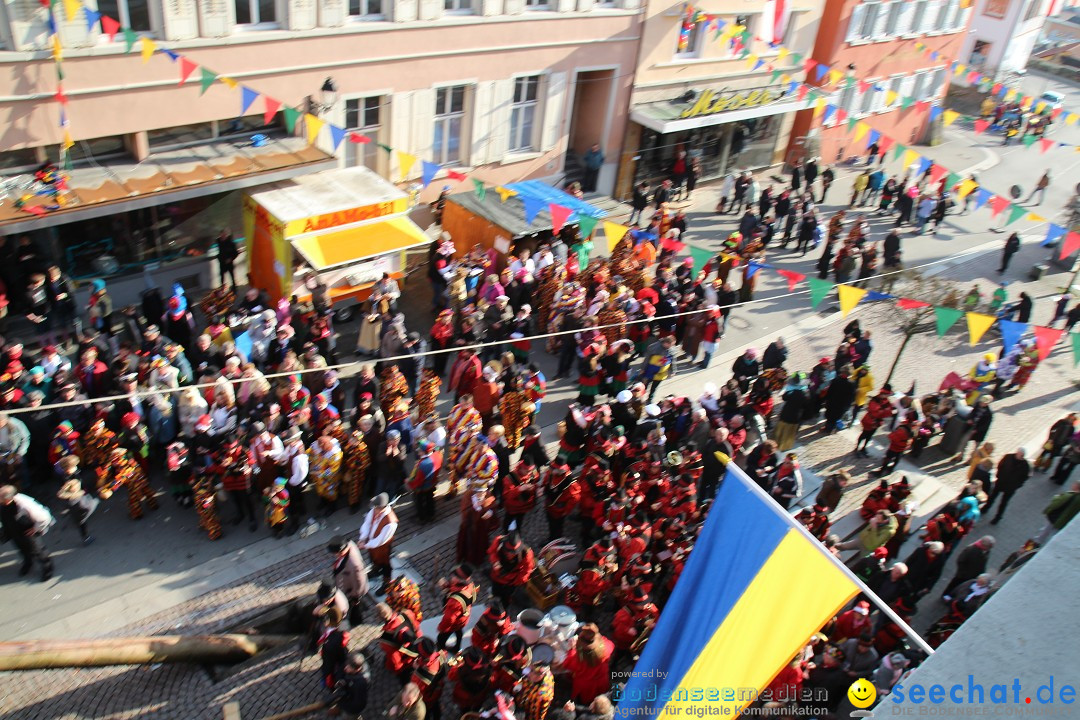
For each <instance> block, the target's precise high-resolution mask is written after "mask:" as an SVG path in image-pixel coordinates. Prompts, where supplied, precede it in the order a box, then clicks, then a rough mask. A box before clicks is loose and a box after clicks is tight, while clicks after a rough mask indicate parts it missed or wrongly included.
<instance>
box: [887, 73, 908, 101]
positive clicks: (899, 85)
mask: <svg viewBox="0 0 1080 720" xmlns="http://www.w3.org/2000/svg"><path fill="white" fill-rule="evenodd" d="M903 86H904V77H903V76H902V75H901V76H900V77H894V78H893V79H892V80H890V81H889V90H890V91H892V92H893V93H894V94H893V95H888V93H885V94H886V95H888V97H886V98H885V107H886V108H887V109H889V108H894V107H896V106H897V105H899V104H900V92H901V90H903ZM889 98H892V102H891V103H890V102H889Z"/></svg>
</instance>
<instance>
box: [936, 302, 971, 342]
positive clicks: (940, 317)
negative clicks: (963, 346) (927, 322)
mask: <svg viewBox="0 0 1080 720" xmlns="http://www.w3.org/2000/svg"><path fill="white" fill-rule="evenodd" d="M963 314H964V311H963V310H957V309H956V308H950V307H935V308H934V316H935V317H934V319H935V321H936V322H937V334H938V337H944V336H945V333H947V332H949V328H951V327H952V326H953V325H955V324H956V321H957V320H959V319H960V316H961V315H963Z"/></svg>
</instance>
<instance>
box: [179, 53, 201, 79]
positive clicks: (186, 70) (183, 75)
mask: <svg viewBox="0 0 1080 720" xmlns="http://www.w3.org/2000/svg"><path fill="white" fill-rule="evenodd" d="M198 68H199V66H198V65H196V64H195V63H193V62H191V61H190V60H188V59H187V58H186V57H184V56H183V55H181V56H180V85H183V84H184V82H185V81H186V80H187V79H188V78H189V77H191V73H193V72H195V71H196V70H197V69H198Z"/></svg>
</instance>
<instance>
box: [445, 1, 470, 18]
mask: <svg viewBox="0 0 1080 720" xmlns="http://www.w3.org/2000/svg"><path fill="white" fill-rule="evenodd" d="M443 12H448V13H456V14H460V15H464V14H467V13H471V12H472V0H443Z"/></svg>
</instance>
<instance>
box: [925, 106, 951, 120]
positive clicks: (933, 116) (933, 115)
mask: <svg viewBox="0 0 1080 720" xmlns="http://www.w3.org/2000/svg"><path fill="white" fill-rule="evenodd" d="M942 112H943V110H942V109H941V106H940V105H934V106H933V107H931V108H930V122H934V121H935V120H937V119H938V116H939V115H941V113H942ZM953 119H954V120H955V119H956V118H953Z"/></svg>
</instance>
